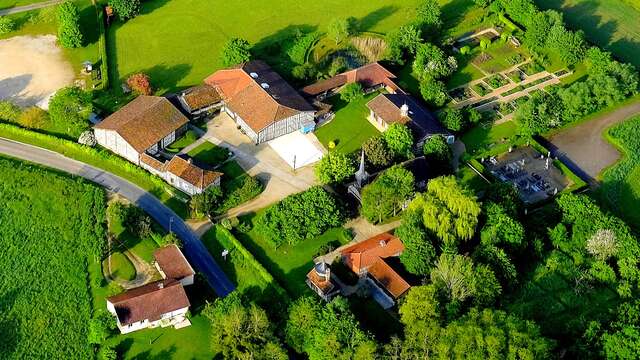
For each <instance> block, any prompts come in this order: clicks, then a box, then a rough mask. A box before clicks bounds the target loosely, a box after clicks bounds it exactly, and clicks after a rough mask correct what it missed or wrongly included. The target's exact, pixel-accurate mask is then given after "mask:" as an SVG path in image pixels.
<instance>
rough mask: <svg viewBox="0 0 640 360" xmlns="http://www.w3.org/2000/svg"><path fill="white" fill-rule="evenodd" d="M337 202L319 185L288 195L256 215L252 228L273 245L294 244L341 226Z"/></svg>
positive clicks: (342, 219)
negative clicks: (256, 229) (258, 230)
mask: <svg viewBox="0 0 640 360" xmlns="http://www.w3.org/2000/svg"><path fill="white" fill-rule="evenodd" d="M343 222H344V214H343V210H342V206H341V204H340V203H339V202H338V200H337V199H336V198H335V197H334V196H333V195H331V194H329V193H328V192H327V191H326V190H324V189H323V188H322V187H319V186H314V187H312V188H310V189H309V190H307V191H304V192H301V193H298V194H293V195H289V196H287V197H286V198H284V199H283V200H282V201H280V202H278V203H276V204H274V205H271V206H270V207H268V208H267V209H266V210H265V211H264V212H263V213H262V214H260V215H258V216H257V220H256V228H258V229H260V232H261V234H262V235H263V236H265V237H266V238H267V239H269V240H270V241H271V242H272V244H273V245H274V246H276V247H277V246H280V245H282V244H285V243H287V244H290V245H295V244H297V243H299V242H301V241H303V240H305V239H311V238H314V237H317V236H319V235H321V234H322V233H324V232H325V231H327V230H328V229H330V228H332V227H337V226H340V225H342V223H343Z"/></svg>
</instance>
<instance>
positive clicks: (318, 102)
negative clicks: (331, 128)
mask: <svg viewBox="0 0 640 360" xmlns="http://www.w3.org/2000/svg"><path fill="white" fill-rule="evenodd" d="M394 79H395V75H393V74H392V73H391V72H389V71H388V70H387V69H385V68H384V67H383V66H382V65H380V64H378V63H372V64H369V65H365V66H363V67H360V68H358V69H354V70H350V71H347V72H344V73H342V74H338V75H336V76H334V77H332V78H330V79H327V80H323V81H320V82H318V83H315V84H313V85H309V86H307V87H304V88H303V89H301V90H300V91H297V90H296V89H294V88H293V87H292V86H291V85H290V84H288V83H287V82H286V81H285V80H284V79H283V78H282V77H281V76H280V75H279V74H278V73H276V72H275V71H274V70H273V69H272V68H271V67H269V65H267V64H266V63H265V62H263V61H250V62H247V63H244V64H241V65H239V66H236V67H234V68H230V69H224V70H219V71H217V72H215V73H214V74H212V75H210V76H209V77H207V78H206V79H204V82H203V84H201V85H198V86H195V87H192V88H190V89H187V90H185V91H183V92H182V93H180V94H179V95H178V96H177V97H176V98H175V99H173V101H171V100H170V99H168V98H165V97H159V96H145V95H142V96H139V97H138V98H136V99H135V100H133V101H132V102H130V103H129V104H127V105H125V106H124V107H123V108H121V109H120V110H118V111H116V112H115V113H113V114H112V115H111V116H109V117H107V118H106V119H105V120H103V121H102V122H100V123H98V124H97V125H96V126H95V127H94V134H95V137H96V141H97V143H98V144H100V145H101V146H103V147H105V148H107V149H109V150H111V151H113V152H114V153H116V154H118V155H120V156H122V157H124V158H125V159H127V160H129V161H131V162H132V163H134V164H136V165H138V166H141V167H143V168H145V169H146V170H148V171H150V172H151V173H153V174H155V175H158V176H159V177H161V178H163V179H164V180H166V181H167V182H168V183H169V184H171V185H173V186H174V187H176V188H177V189H179V190H181V191H183V192H185V193H187V194H189V195H195V194H198V193H201V192H203V191H204V190H205V189H207V188H208V187H210V186H218V185H219V184H220V178H221V177H222V176H223V174H222V173H220V172H216V171H213V170H211V169H208V168H206V166H203V165H201V164H196V163H194V162H193V161H192V160H191V159H189V158H188V157H187V156H186V155H179V156H174V155H173V154H171V153H168V152H166V151H164V150H165V149H166V148H167V147H169V146H170V145H171V144H173V143H174V142H175V141H176V140H177V139H179V138H180V137H181V136H182V135H183V134H184V133H185V132H186V131H187V130H188V129H189V126H190V119H198V118H201V117H206V116H208V115H209V114H211V113H213V112H216V111H221V112H225V113H226V114H228V115H229V117H231V119H233V121H234V122H235V123H236V125H237V127H238V130H239V131H241V132H242V133H243V134H245V135H246V136H247V137H248V138H249V139H251V141H252V142H253V143H255V144H260V143H264V142H268V141H270V140H273V139H276V138H278V137H281V136H284V135H287V134H291V133H293V132H295V131H302V132H303V133H308V132H312V131H313V130H314V129H315V127H316V124H317V123H318V121H319V119H320V117H321V116H323V115H325V112H324V111H323V109H326V104H324V103H322V100H324V99H325V98H326V97H328V96H332V95H334V94H337V93H338V92H339V91H340V90H341V89H342V88H343V87H344V86H345V85H347V84H350V83H355V82H357V83H360V84H362V86H363V88H364V89H365V92H367V93H371V92H374V91H380V94H379V95H378V96H376V97H375V98H374V99H373V100H371V101H370V102H369V103H368V104H367V107H368V108H369V110H370V114H369V116H368V120H369V121H370V122H371V123H372V124H373V125H374V126H375V127H376V128H377V129H378V130H380V131H381V132H383V131H385V130H386V129H387V128H388V127H389V125H390V124H393V123H402V124H405V125H407V126H408V127H409V128H410V129H411V130H412V132H413V134H414V136H415V138H416V142H417V145H418V146H419V147H420V146H421V145H422V143H423V142H424V140H425V139H427V138H428V137H430V136H433V135H443V136H446V137H447V139H448V140H449V141H450V142H453V136H452V135H450V134H448V133H447V132H446V131H445V130H444V129H443V128H442V127H441V126H440V124H439V122H438V121H437V120H436V119H435V118H434V116H433V115H432V114H431V113H430V112H429V111H428V110H427V109H425V108H424V107H423V106H422V105H420V104H419V102H418V101H417V100H415V99H414V98H413V97H412V96H411V95H409V94H407V93H405V92H404V91H403V90H402V89H401V88H400V87H399V86H398V85H396V83H395V82H394Z"/></svg>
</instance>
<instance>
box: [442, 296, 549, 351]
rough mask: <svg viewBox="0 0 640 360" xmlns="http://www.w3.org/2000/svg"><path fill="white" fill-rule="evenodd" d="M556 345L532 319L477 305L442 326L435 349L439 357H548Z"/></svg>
mask: <svg viewBox="0 0 640 360" xmlns="http://www.w3.org/2000/svg"><path fill="white" fill-rule="evenodd" d="M553 345H554V344H553V342H551V341H549V340H548V339H546V338H544V337H542V335H540V329H539V328H538V326H537V325H535V323H533V322H530V321H525V320H521V319H519V318H517V317H515V316H513V315H508V314H507V313H505V312H504V311H500V310H492V309H484V310H478V309H475V308H474V309H471V310H470V311H469V312H468V313H467V314H466V315H464V316H463V317H462V318H460V319H458V320H456V321H454V322H452V323H451V324H449V325H447V326H446V327H445V328H443V329H442V331H441V332H440V333H439V336H438V338H437V343H436V344H434V347H433V350H434V352H435V354H434V355H435V356H434V357H436V358H440V359H485V358H486V359H547V358H549V357H550V355H551V350H552V349H553Z"/></svg>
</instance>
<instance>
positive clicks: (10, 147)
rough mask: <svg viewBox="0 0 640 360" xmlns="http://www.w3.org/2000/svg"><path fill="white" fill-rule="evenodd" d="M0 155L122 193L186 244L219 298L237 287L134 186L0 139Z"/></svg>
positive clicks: (185, 230) (186, 231) (167, 212)
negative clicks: (77, 177) (80, 178)
mask: <svg viewBox="0 0 640 360" xmlns="http://www.w3.org/2000/svg"><path fill="white" fill-rule="evenodd" d="M0 153H1V154H6V155H8V156H11V157H14V158H18V159H22V160H27V161H30V162H33V163H37V164H41V165H44V166H47V167H50V168H54V169H57V170H61V171H64V172H67V173H70V174H73V175H78V176H81V177H83V178H85V179H87V180H90V181H92V182H94V183H96V184H99V185H101V186H103V187H105V188H107V189H108V190H110V191H112V192H115V193H118V194H120V195H121V196H123V197H125V198H127V199H128V200H129V201H131V202H132V203H135V204H136V205H137V206H139V207H140V208H142V209H143V210H144V211H145V212H146V213H147V214H149V215H150V216H151V217H152V218H153V219H155V220H156V221H157V222H158V223H159V224H160V225H161V226H162V227H163V228H165V230H169V227H171V231H173V232H174V233H175V234H176V236H178V238H180V240H182V243H183V251H184V253H185V256H186V257H187V258H188V259H189V262H190V263H191V265H192V266H193V267H194V268H195V269H196V271H197V272H200V273H202V274H203V275H204V277H205V278H206V279H207V282H208V283H209V285H210V286H211V287H212V288H213V290H214V291H215V292H216V294H217V295H218V296H221V297H222V296H226V295H228V294H229V293H230V292H232V291H233V290H234V289H235V287H234V285H233V283H232V282H231V281H230V280H229V278H227V276H226V275H225V273H224V272H223V271H222V269H221V268H220V267H219V266H218V264H217V263H216V262H215V260H214V259H213V257H212V256H211V254H210V253H209V251H208V250H207V248H206V247H205V246H204V244H203V243H202V241H200V239H199V238H198V237H197V236H196V235H195V234H194V233H193V231H191V229H190V228H189V227H188V226H187V225H186V224H185V223H184V222H183V221H182V219H181V218H180V217H179V216H178V215H176V213H174V212H173V210H171V209H170V208H168V207H167V206H165V205H164V204H163V203H161V202H160V201H159V200H158V199H157V198H156V197H154V196H153V195H151V194H149V193H148V192H147V191H145V190H143V189H142V188H140V187H138V186H137V185H134V184H133V183H131V182H129V181H127V180H125V179H123V178H121V177H119V176H116V175H113V174H111V173H109V172H105V171H104V170H101V169H98V168H95V167H93V166H90V165H87V164H85V163H82V162H79V161H76V160H73V159H70V158H67V157H65V156H62V155H60V154H58V153H56V152H52V151H49V150H46V149H43V148H39V147H35V146H31V145H27V144H23V143H19V142H15V141H12V140H7V139H3V138H0Z"/></svg>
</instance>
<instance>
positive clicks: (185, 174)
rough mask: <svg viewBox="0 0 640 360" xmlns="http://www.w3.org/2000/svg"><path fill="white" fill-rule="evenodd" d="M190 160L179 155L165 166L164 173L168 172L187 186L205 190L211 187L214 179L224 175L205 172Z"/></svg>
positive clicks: (215, 172) (209, 171)
mask: <svg viewBox="0 0 640 360" xmlns="http://www.w3.org/2000/svg"><path fill="white" fill-rule="evenodd" d="M190 160H191V159H189V160H187V159H185V158H183V157H182V156H180V155H176V156H174V157H173V158H171V160H169V162H168V163H167V164H166V165H165V171H168V172H170V173H172V174H174V175H175V176H177V177H179V178H181V179H182V180H184V181H186V182H188V183H189V184H191V185H193V186H195V187H198V188H200V189H205V188H206V187H207V186H209V185H211V184H212V183H213V182H214V181H216V179H218V178H219V177H221V176H222V175H224V174H223V173H221V172H218V171H211V170H205V169H203V168H201V167H199V166H196V165H194V164H193V163H192V162H191V161H190Z"/></svg>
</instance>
